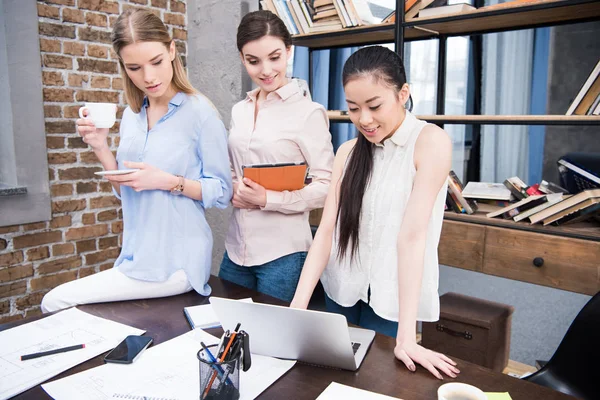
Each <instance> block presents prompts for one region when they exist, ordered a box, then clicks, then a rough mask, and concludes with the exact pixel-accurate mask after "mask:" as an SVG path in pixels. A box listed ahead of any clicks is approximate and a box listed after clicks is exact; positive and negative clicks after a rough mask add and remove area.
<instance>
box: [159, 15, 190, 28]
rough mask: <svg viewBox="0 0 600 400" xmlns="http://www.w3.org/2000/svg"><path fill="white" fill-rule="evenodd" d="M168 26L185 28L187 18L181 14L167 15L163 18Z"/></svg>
mask: <svg viewBox="0 0 600 400" xmlns="http://www.w3.org/2000/svg"><path fill="white" fill-rule="evenodd" d="M163 19H164V21H165V23H166V24H169V25H179V26H185V16H183V15H181V14H172V13H167V12H166V13H165V15H164V17H163Z"/></svg>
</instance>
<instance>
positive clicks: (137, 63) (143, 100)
mask: <svg viewBox="0 0 600 400" xmlns="http://www.w3.org/2000/svg"><path fill="white" fill-rule="evenodd" d="M112 41H113V48H114V50H115V52H116V53H117V54H118V55H119V62H120V64H121V69H122V75H123V79H124V83H125V85H124V86H125V95H126V97H127V101H128V104H129V107H128V108H127V109H126V110H125V112H124V114H123V118H122V120H121V126H120V143H119V147H118V150H117V156H116V157H115V156H114V155H113V153H112V152H111V150H110V148H109V146H108V144H107V135H108V129H100V128H96V127H95V126H94V123H93V122H91V120H90V119H87V118H83V119H79V120H77V126H78V131H79V133H80V135H81V136H82V137H83V140H84V141H85V142H86V143H87V144H89V145H90V146H91V147H92V149H93V150H94V153H95V154H96V156H97V157H98V159H99V160H100V162H101V163H102V165H103V166H104V169H105V170H107V171H110V170H116V169H139V170H138V171H136V172H132V173H129V174H125V175H107V179H109V180H110V181H111V183H112V185H113V189H114V192H115V195H117V196H118V197H120V199H121V202H122V206H123V223H124V231H123V247H122V250H121V254H120V255H119V257H118V259H117V261H116V262H115V265H114V268H112V269H109V270H106V271H102V272H99V273H96V274H94V275H91V276H87V277H85V278H80V279H77V280H75V281H71V282H68V283H65V284H63V285H60V286H58V287H57V288H55V289H53V290H52V291H50V292H49V293H48V294H47V295H46V296H45V297H44V299H43V300H42V311H44V312H51V311H56V310H60V309H63V308H67V307H71V306H75V305H78V304H86V303H98V302H106V301H120V300H130V299H140V298H150V297H163V296H171V295H176V294H180V293H184V292H187V291H190V290H192V288H193V289H195V290H196V291H197V292H198V293H200V294H202V295H205V296H206V295H208V294H210V290H211V289H210V286H209V285H208V284H207V281H208V278H209V276H210V266H211V259H212V233H211V230H210V227H209V226H208V224H207V222H206V218H205V215H204V210H205V209H206V208H209V207H218V208H225V207H227V205H228V204H229V201H230V199H231V196H232V186H231V172H230V169H229V158H228V154H227V134H226V130H225V127H224V126H223V123H222V121H221V119H220V117H219V114H218V112H217V111H216V109H215V108H214V106H213V105H212V103H211V102H210V101H209V100H208V99H206V98H205V97H204V96H202V95H200V94H199V93H198V92H197V91H196V90H195V89H194V88H193V87H192V86H191V84H190V83H189V81H188V79H187V76H186V74H185V70H184V68H183V65H182V63H181V60H180V59H179V56H178V55H177V49H176V47H175V43H174V42H173V40H172V39H171V37H170V36H169V33H168V30H167V28H166V27H165V25H164V24H163V23H162V21H161V20H160V19H159V18H158V17H156V16H155V15H154V14H152V13H151V12H149V11H145V10H129V11H126V12H124V13H123V14H121V16H119V18H118V19H117V21H116V23H115V27H114V29H113V34H112Z"/></svg>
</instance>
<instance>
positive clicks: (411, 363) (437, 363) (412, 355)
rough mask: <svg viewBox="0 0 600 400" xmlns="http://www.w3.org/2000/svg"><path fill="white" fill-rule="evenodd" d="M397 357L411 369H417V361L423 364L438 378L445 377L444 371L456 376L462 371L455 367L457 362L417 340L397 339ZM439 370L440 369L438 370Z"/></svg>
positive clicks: (395, 352)
mask: <svg viewBox="0 0 600 400" xmlns="http://www.w3.org/2000/svg"><path fill="white" fill-rule="evenodd" d="M394 355H395V356H396V358H397V359H398V360H400V361H402V362H403V363H404V365H406V368H408V369H409V370H411V371H415V370H416V367H415V362H416V363H419V364H421V365H422V366H423V367H425V368H426V369H427V370H428V371H429V372H431V373H432V374H433V376H435V377H436V378H438V379H443V378H442V374H440V372H439V371H442V372H443V373H445V374H446V375H448V376H450V377H452V378H456V374H459V373H460V371H459V369H458V368H456V367H455V365H456V363H455V362H454V361H452V360H451V359H449V358H448V357H446V356H445V355H443V354H441V353H437V352H435V351H432V350H429V349H426V348H425V347H423V346H420V345H418V344H417V343H415V342H404V343H400V342H398V341H396V347H395V348H394ZM438 370H439V371H438Z"/></svg>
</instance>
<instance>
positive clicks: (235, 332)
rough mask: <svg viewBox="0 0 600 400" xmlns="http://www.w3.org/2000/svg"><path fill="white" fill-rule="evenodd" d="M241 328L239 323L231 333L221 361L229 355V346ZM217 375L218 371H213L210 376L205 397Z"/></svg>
mask: <svg viewBox="0 0 600 400" xmlns="http://www.w3.org/2000/svg"><path fill="white" fill-rule="evenodd" d="M239 329H240V324H239V323H238V324H237V325H236V326H235V329H234V330H233V332H232V333H231V337H230V338H229V342H228V343H227V346H225V350H223V354H221V358H219V362H223V360H225V356H226V355H227V352H228V351H229V348H230V347H231V344H232V343H233V340H234V339H235V337H236V336H237V333H238V330H239ZM216 377H217V372H216V371H215V372H213V374H212V377H211V378H210V381H209V382H208V385H206V389H205V390H204V395H203V396H202V398H203V399H204V398H206V396H207V395H208V392H209V391H210V388H211V386H212V384H213V382H214V381H215V378H216Z"/></svg>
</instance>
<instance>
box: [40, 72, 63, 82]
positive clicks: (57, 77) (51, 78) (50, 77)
mask: <svg viewBox="0 0 600 400" xmlns="http://www.w3.org/2000/svg"><path fill="white" fill-rule="evenodd" d="M42 83H43V84H44V85H47V86H62V85H64V84H65V81H64V80H63V77H62V74H61V73H60V72H54V71H42Z"/></svg>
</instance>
